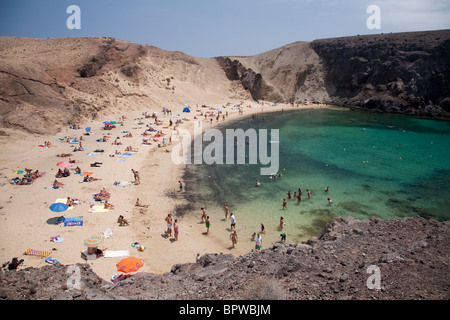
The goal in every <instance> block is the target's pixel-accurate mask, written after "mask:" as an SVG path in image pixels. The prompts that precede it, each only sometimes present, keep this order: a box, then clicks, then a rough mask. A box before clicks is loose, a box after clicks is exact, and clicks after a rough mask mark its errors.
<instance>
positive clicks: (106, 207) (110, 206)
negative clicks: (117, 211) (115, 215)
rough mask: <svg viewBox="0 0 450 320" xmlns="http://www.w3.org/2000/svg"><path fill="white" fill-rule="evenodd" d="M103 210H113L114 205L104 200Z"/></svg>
mask: <svg viewBox="0 0 450 320" xmlns="http://www.w3.org/2000/svg"><path fill="white" fill-rule="evenodd" d="M103 207H104V208H105V209H114V205H113V204H111V203H109V202H108V200H105V203H104V206H103Z"/></svg>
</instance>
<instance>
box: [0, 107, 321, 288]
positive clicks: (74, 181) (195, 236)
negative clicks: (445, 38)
mask: <svg viewBox="0 0 450 320" xmlns="http://www.w3.org/2000/svg"><path fill="white" fill-rule="evenodd" d="M238 104H239V101H236V102H234V104H230V105H228V106H226V107H223V106H225V104H224V105H210V106H209V108H201V107H196V106H191V112H190V113H183V112H182V109H183V108H182V107H181V106H177V107H173V108H170V107H167V109H171V110H172V115H171V116H169V115H168V114H166V115H164V114H163V112H162V107H153V108H149V109H148V110H141V111H135V112H126V113H124V114H120V113H119V112H117V111H116V113H115V114H104V116H103V117H102V118H101V119H99V120H98V121H91V122H90V123H86V124H85V126H84V127H81V129H78V130H71V129H69V128H67V129H66V130H65V131H62V132H60V133H58V134H56V135H52V136H44V135H37V134H36V135H29V134H25V133H23V132H20V131H8V130H5V131H6V133H8V134H10V135H9V136H2V137H1V138H0V143H1V147H2V155H1V158H0V163H1V165H0V170H1V177H2V180H1V188H2V192H1V195H0V199H1V200H0V205H1V206H2V208H1V210H0V214H1V216H0V217H1V227H0V228H1V229H0V230H1V232H0V234H1V235H0V243H1V250H0V260H1V262H2V263H4V262H6V261H10V260H11V259H12V258H13V257H18V258H19V259H24V262H23V264H21V265H20V267H19V268H21V269H23V268H26V267H41V266H43V265H46V264H47V262H45V259H44V258H42V257H38V256H30V255H24V254H23V253H24V252H25V251H26V250H27V249H34V250H40V251H50V252H51V254H50V257H52V258H54V259H57V260H58V261H59V262H60V263H61V264H63V265H72V264H76V263H89V265H90V266H91V268H92V269H93V270H94V272H96V273H97V274H98V275H99V276H100V277H102V278H104V279H105V280H110V279H111V277H112V276H113V275H114V274H118V272H117V269H116V263H117V262H119V261H120V260H121V259H123V258H124V256H122V257H101V258H99V259H96V260H89V261H86V260H84V259H82V257H81V252H82V251H85V250H86V246H84V244H83V243H84V240H85V239H86V238H87V237H89V236H91V235H96V234H103V233H104V232H105V231H106V230H107V229H108V228H109V229H111V231H112V236H111V237H108V238H107V239H106V240H105V242H103V243H102V244H101V245H100V246H99V248H100V249H102V250H103V251H106V252H107V251H128V252H129V256H133V257H138V258H141V259H142V260H143V262H144V266H143V267H142V268H141V269H140V270H139V272H151V273H165V272H169V271H170V269H171V267H172V266H173V265H175V264H179V263H189V262H195V261H196V256H197V255H198V254H199V255H200V256H201V255H203V254H205V253H232V254H234V255H242V254H245V253H247V252H249V251H251V250H252V249H253V248H254V242H252V241H250V237H249V236H248V235H240V238H239V242H238V243H237V245H236V248H232V246H231V241H230V240H229V235H230V230H229V225H230V223H229V221H226V220H225V219H224V216H223V215H221V216H211V217H210V218H211V230H210V232H209V234H205V231H206V227H205V224H204V223H202V222H201V220H200V217H201V211H200V208H201V207H202V204H200V203H195V204H194V207H195V208H196V209H195V211H194V212H187V213H185V214H184V215H183V216H182V217H177V216H174V219H178V224H179V230H180V231H179V239H178V241H175V239H174V237H173V235H172V237H169V236H167V234H166V233H165V231H166V222H165V221H164V218H165V217H166V216H167V215H168V214H169V213H172V212H173V210H174V208H175V207H176V206H179V205H183V203H184V202H183V201H185V200H184V199H183V195H182V192H183V191H181V192H180V191H179V185H178V181H179V180H181V179H182V174H183V169H184V165H175V164H174V163H173V162H172V160H171V153H170V151H171V148H172V145H170V144H168V145H167V146H166V147H163V146H162V138H165V140H166V142H167V143H168V141H169V137H170V136H171V135H172V133H173V132H174V126H175V125H173V126H172V127H169V126H167V125H164V123H167V122H169V120H170V118H172V120H173V121H174V123H175V121H176V119H184V120H183V121H182V123H181V124H179V126H178V128H184V129H187V130H191V132H192V129H193V120H194V117H195V116H196V115H198V114H199V112H197V111H196V110H201V111H202V112H206V111H214V114H216V115H217V111H215V110H217V108H221V109H222V110H223V113H224V114H225V112H226V111H228V117H227V118H226V119H223V118H222V117H220V120H219V121H216V119H215V117H214V121H213V122H212V123H210V118H208V119H205V118H204V116H202V117H199V119H201V120H202V123H203V130H205V129H208V128H211V127H213V126H215V125H216V124H223V123H224V122H225V121H232V120H233V119H236V118H237V117H247V116H249V115H251V114H252V113H258V112H271V111H281V110H282V109H283V108H284V109H285V110H287V109H300V108H313V107H314V108H316V107H325V106H324V105H321V106H317V105H307V106H295V107H292V106H290V105H285V104H279V105H276V106H275V105H272V104H269V103H266V104H257V103H255V102H249V101H245V102H243V103H242V104H240V107H241V108H242V109H243V110H244V113H243V115H241V114H239V112H238V110H237V108H236V106H237V105H238ZM143 112H146V113H147V114H148V115H151V114H152V113H153V112H157V113H156V115H157V117H158V120H161V121H162V122H163V124H162V125H153V128H154V129H156V130H161V131H162V132H163V133H164V134H165V135H164V136H163V137H159V138H153V135H154V134H155V133H156V132H152V133H151V134H150V135H148V136H146V137H143V136H142V133H143V132H144V131H145V130H146V129H147V127H146V125H147V124H152V123H153V121H154V119H153V118H146V117H144V116H143ZM122 115H123V116H126V119H125V120H124V121H123V126H122V125H119V124H117V125H116V126H117V127H116V128H114V129H112V130H102V127H103V126H104V124H103V122H104V121H118V120H120V117H121V116H122ZM177 115H179V116H177ZM139 121H140V122H139ZM85 127H90V128H91V131H90V132H91V133H92V134H91V135H89V136H87V135H85V133H86V131H85ZM125 132H131V133H132V135H133V136H132V137H125V135H126V133H125ZM104 135H107V136H108V137H110V138H107V142H99V141H97V139H100V138H102V137H103V136H104ZM80 136H82V137H83V140H82V141H81V142H82V146H83V147H84V148H86V150H83V151H76V152H73V149H74V146H78V144H70V143H68V142H62V141H57V140H58V139H63V138H64V137H77V138H80ZM117 137H118V138H119V139H116V138H117ZM143 138H149V139H152V140H153V139H158V141H157V142H155V141H152V142H151V143H152V144H151V145H144V144H142V139H143ZM114 140H116V141H120V142H122V145H114V144H112V143H113V141H114ZM44 141H50V142H51V143H52V145H53V147H50V148H43V147H39V145H43V144H44ZM158 143H161V147H160V148H158ZM127 146H132V147H133V148H134V149H137V150H138V151H137V152H128V153H129V154H131V155H129V156H124V157H123V156H117V155H116V156H112V155H114V153H115V152H116V150H117V151H118V152H120V153H122V154H123V153H126V151H125V148H126V147H127ZM99 149H101V150H104V152H95V154H96V155H94V156H93V155H90V154H92V153H94V151H95V150H99ZM61 153H71V154H72V156H71V157H65V158H60V157H57V156H56V155H58V154H61ZM69 158H70V159H71V160H75V161H76V163H75V164H73V165H72V167H71V168H70V172H71V175H70V176H69V177H64V178H58V179H57V180H58V181H60V182H62V183H64V186H63V187H62V188H59V189H53V188H50V187H49V186H50V185H51V184H52V183H53V181H54V180H55V174H56V173H57V171H58V167H57V163H58V162H60V161H65V162H68V161H69ZM94 162H100V163H102V164H101V165H100V166H99V167H91V166H90V164H91V163H94ZM77 166H78V167H80V169H81V170H82V171H87V172H92V177H94V178H98V179H99V180H97V181H93V182H80V181H82V180H83V177H82V176H80V175H76V174H74V171H73V169H74V168H76V167H77ZM25 168H30V169H33V171H35V170H39V171H40V172H45V175H43V176H42V177H40V178H38V179H36V180H35V181H34V182H33V183H32V184H31V185H13V184H11V183H10V182H9V181H10V180H11V179H12V178H14V177H16V176H17V175H15V174H13V172H14V171H16V170H24V169H25ZM132 169H133V170H137V171H138V172H139V176H140V184H133V182H134V175H133V173H132ZM24 173H25V172H24ZM24 173H22V174H20V175H18V176H19V177H22V176H23V174H24ZM118 181H119V182H125V183H126V184H129V185H127V186H116V185H114V182H118ZM103 188H105V189H106V190H107V191H108V192H109V193H110V194H111V197H110V200H109V203H111V204H113V205H114V208H113V209H109V210H107V211H106V212H91V211H90V209H91V206H92V204H94V205H95V206H96V207H98V206H100V207H101V206H102V203H99V202H95V201H94V199H93V196H94V194H95V193H98V192H99V191H100V190H102V189H103ZM184 188H195V186H186V185H185V186H184ZM67 197H71V198H77V199H78V202H79V203H78V204H76V205H75V206H74V207H73V208H70V209H69V210H66V211H64V212H52V211H51V210H50V209H49V206H50V205H51V204H53V203H54V202H55V201H56V200H57V199H67ZM137 198H139V199H140V202H141V203H142V204H146V205H148V208H140V207H136V206H135V203H136V199H137ZM197 207H198V208H197ZM62 215H63V216H64V217H66V218H68V217H80V216H81V217H83V225H82V226H66V227H65V226H64V224H62V223H61V224H51V223H49V221H51V220H52V218H55V217H59V216H62ZM119 215H123V216H124V218H125V219H127V220H128V221H129V223H130V224H129V226H119V224H118V223H117V218H118V217H119ZM49 219H50V220H49ZM53 220H54V219H53ZM228 220H229V219H228ZM239 229H240V228H239V226H238V228H237V232H238V235H239ZM51 237H60V238H63V239H64V240H63V242H53V241H51ZM135 242H138V243H140V244H142V245H143V246H144V247H145V250H144V251H138V250H137V249H136V248H135V247H133V246H132V244H133V243H135ZM269 245H270V244H268V243H264V244H263V246H269Z"/></svg>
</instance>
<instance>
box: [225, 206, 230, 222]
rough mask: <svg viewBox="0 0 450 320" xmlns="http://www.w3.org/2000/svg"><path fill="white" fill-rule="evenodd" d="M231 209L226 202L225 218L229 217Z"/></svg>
mask: <svg viewBox="0 0 450 320" xmlns="http://www.w3.org/2000/svg"><path fill="white" fill-rule="evenodd" d="M229 211H230V208H228V206H227V204H226V203H225V219H227V218H228V212H229Z"/></svg>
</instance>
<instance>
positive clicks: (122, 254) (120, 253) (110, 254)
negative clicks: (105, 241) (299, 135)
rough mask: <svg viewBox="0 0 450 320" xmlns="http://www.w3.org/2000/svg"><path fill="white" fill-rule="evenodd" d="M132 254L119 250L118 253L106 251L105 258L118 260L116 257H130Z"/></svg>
mask: <svg viewBox="0 0 450 320" xmlns="http://www.w3.org/2000/svg"><path fill="white" fill-rule="evenodd" d="M129 255H130V253H129V252H128V250H118V251H105V252H103V256H104V257H105V258H116V257H128V256H129Z"/></svg>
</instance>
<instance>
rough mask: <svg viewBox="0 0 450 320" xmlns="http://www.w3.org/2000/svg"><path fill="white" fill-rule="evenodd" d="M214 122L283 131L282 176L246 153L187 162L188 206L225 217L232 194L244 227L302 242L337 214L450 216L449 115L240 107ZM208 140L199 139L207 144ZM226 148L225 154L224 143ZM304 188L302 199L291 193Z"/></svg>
mask: <svg viewBox="0 0 450 320" xmlns="http://www.w3.org/2000/svg"><path fill="white" fill-rule="evenodd" d="M216 128H217V129H219V130H221V132H222V133H223V135H224V137H225V136H226V133H227V132H229V130H228V131H227V129H234V130H236V129H243V130H244V131H246V130H248V129H253V130H254V131H256V132H257V133H258V134H259V133H261V132H264V133H266V132H269V133H271V132H273V131H271V130H272V129H273V130H275V129H277V130H278V132H279V138H278V140H277V141H273V138H270V137H269V138H268V141H267V147H268V148H269V152H270V151H272V149H271V147H272V146H273V144H274V143H278V161H279V168H278V170H277V172H274V174H276V178H275V176H269V175H261V170H260V169H261V167H268V166H269V165H267V164H266V165H263V164H261V163H257V164H249V163H248V162H249V161H248V162H246V163H245V164H236V163H235V164H216V163H214V164H188V165H186V170H185V174H184V177H183V179H184V188H185V196H186V198H187V199H188V201H189V202H190V204H191V205H190V209H192V210H193V211H195V214H198V216H199V217H200V207H204V208H205V209H206V210H207V213H208V215H210V217H211V220H212V221H214V219H216V220H221V221H224V220H225V214H224V205H225V204H227V205H228V207H229V208H230V211H231V212H233V214H234V215H235V217H236V220H237V227H236V229H237V230H238V232H239V234H240V235H241V237H242V236H248V237H250V236H251V235H252V234H253V233H255V232H256V233H257V232H260V231H261V224H263V225H264V228H265V230H266V232H265V237H266V238H267V239H269V241H271V242H277V241H278V240H279V239H280V234H281V233H285V234H286V237H287V239H286V240H287V241H289V242H301V241H304V240H307V239H309V238H310V237H312V236H314V235H316V234H317V232H318V231H320V229H321V228H322V227H323V226H324V225H325V224H326V223H328V222H329V221H330V220H331V219H333V218H335V217H339V216H341V217H345V216H352V217H354V218H356V219H368V218H370V217H379V218H381V219H395V218H403V217H411V216H417V215H419V216H422V217H424V218H426V219H431V218H433V219H436V220H439V221H443V220H447V219H449V218H450V187H449V186H450V122H449V121H445V120H431V119H423V118H417V117H410V116H404V115H393V114H379V113H371V112H365V111H358V110H350V109H346V108H342V109H341V108H330V109H328V108H319V109H298V110H296V109H295V108H289V110H284V111H283V112H273V113H259V114H256V115H254V116H253V117H251V116H246V115H245V114H244V115H243V116H241V118H239V119H238V120H236V121H234V122H231V123H228V122H227V123H226V125H222V126H220V125H219V126H218V127H216ZM261 129H267V131H261ZM248 140H249V142H248V143H246V144H245V152H246V159H248V156H249V153H250V152H252V148H253V151H254V149H255V148H258V147H260V146H259V145H258V144H254V143H253V142H254V141H250V139H248ZM208 143H209V142H203V146H204V148H205V147H206V146H208ZM235 148H237V146H235ZM223 153H224V155H223V157H224V158H225V153H226V149H225V146H224V149H223ZM235 153H236V152H235ZM275 156H276V155H275ZM224 162H225V161H224ZM257 181H259V183H260V184H259V186H256V182H257ZM299 189H301V191H302V194H301V198H302V200H301V202H298V199H297V198H294V197H293V196H294V192H296V193H297V194H298V193H299ZM307 190H310V191H311V194H310V197H308V194H307ZM288 192H290V193H291V196H292V198H291V199H288ZM283 199H286V202H287V205H286V207H285V208H283V207H282V203H283ZM328 199H330V200H331V201H329V200H328ZM197 207H198V208H197ZM281 218H283V221H284V225H283V228H281V227H280V219H281ZM228 219H229V217H228ZM213 225H214V224H213Z"/></svg>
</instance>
